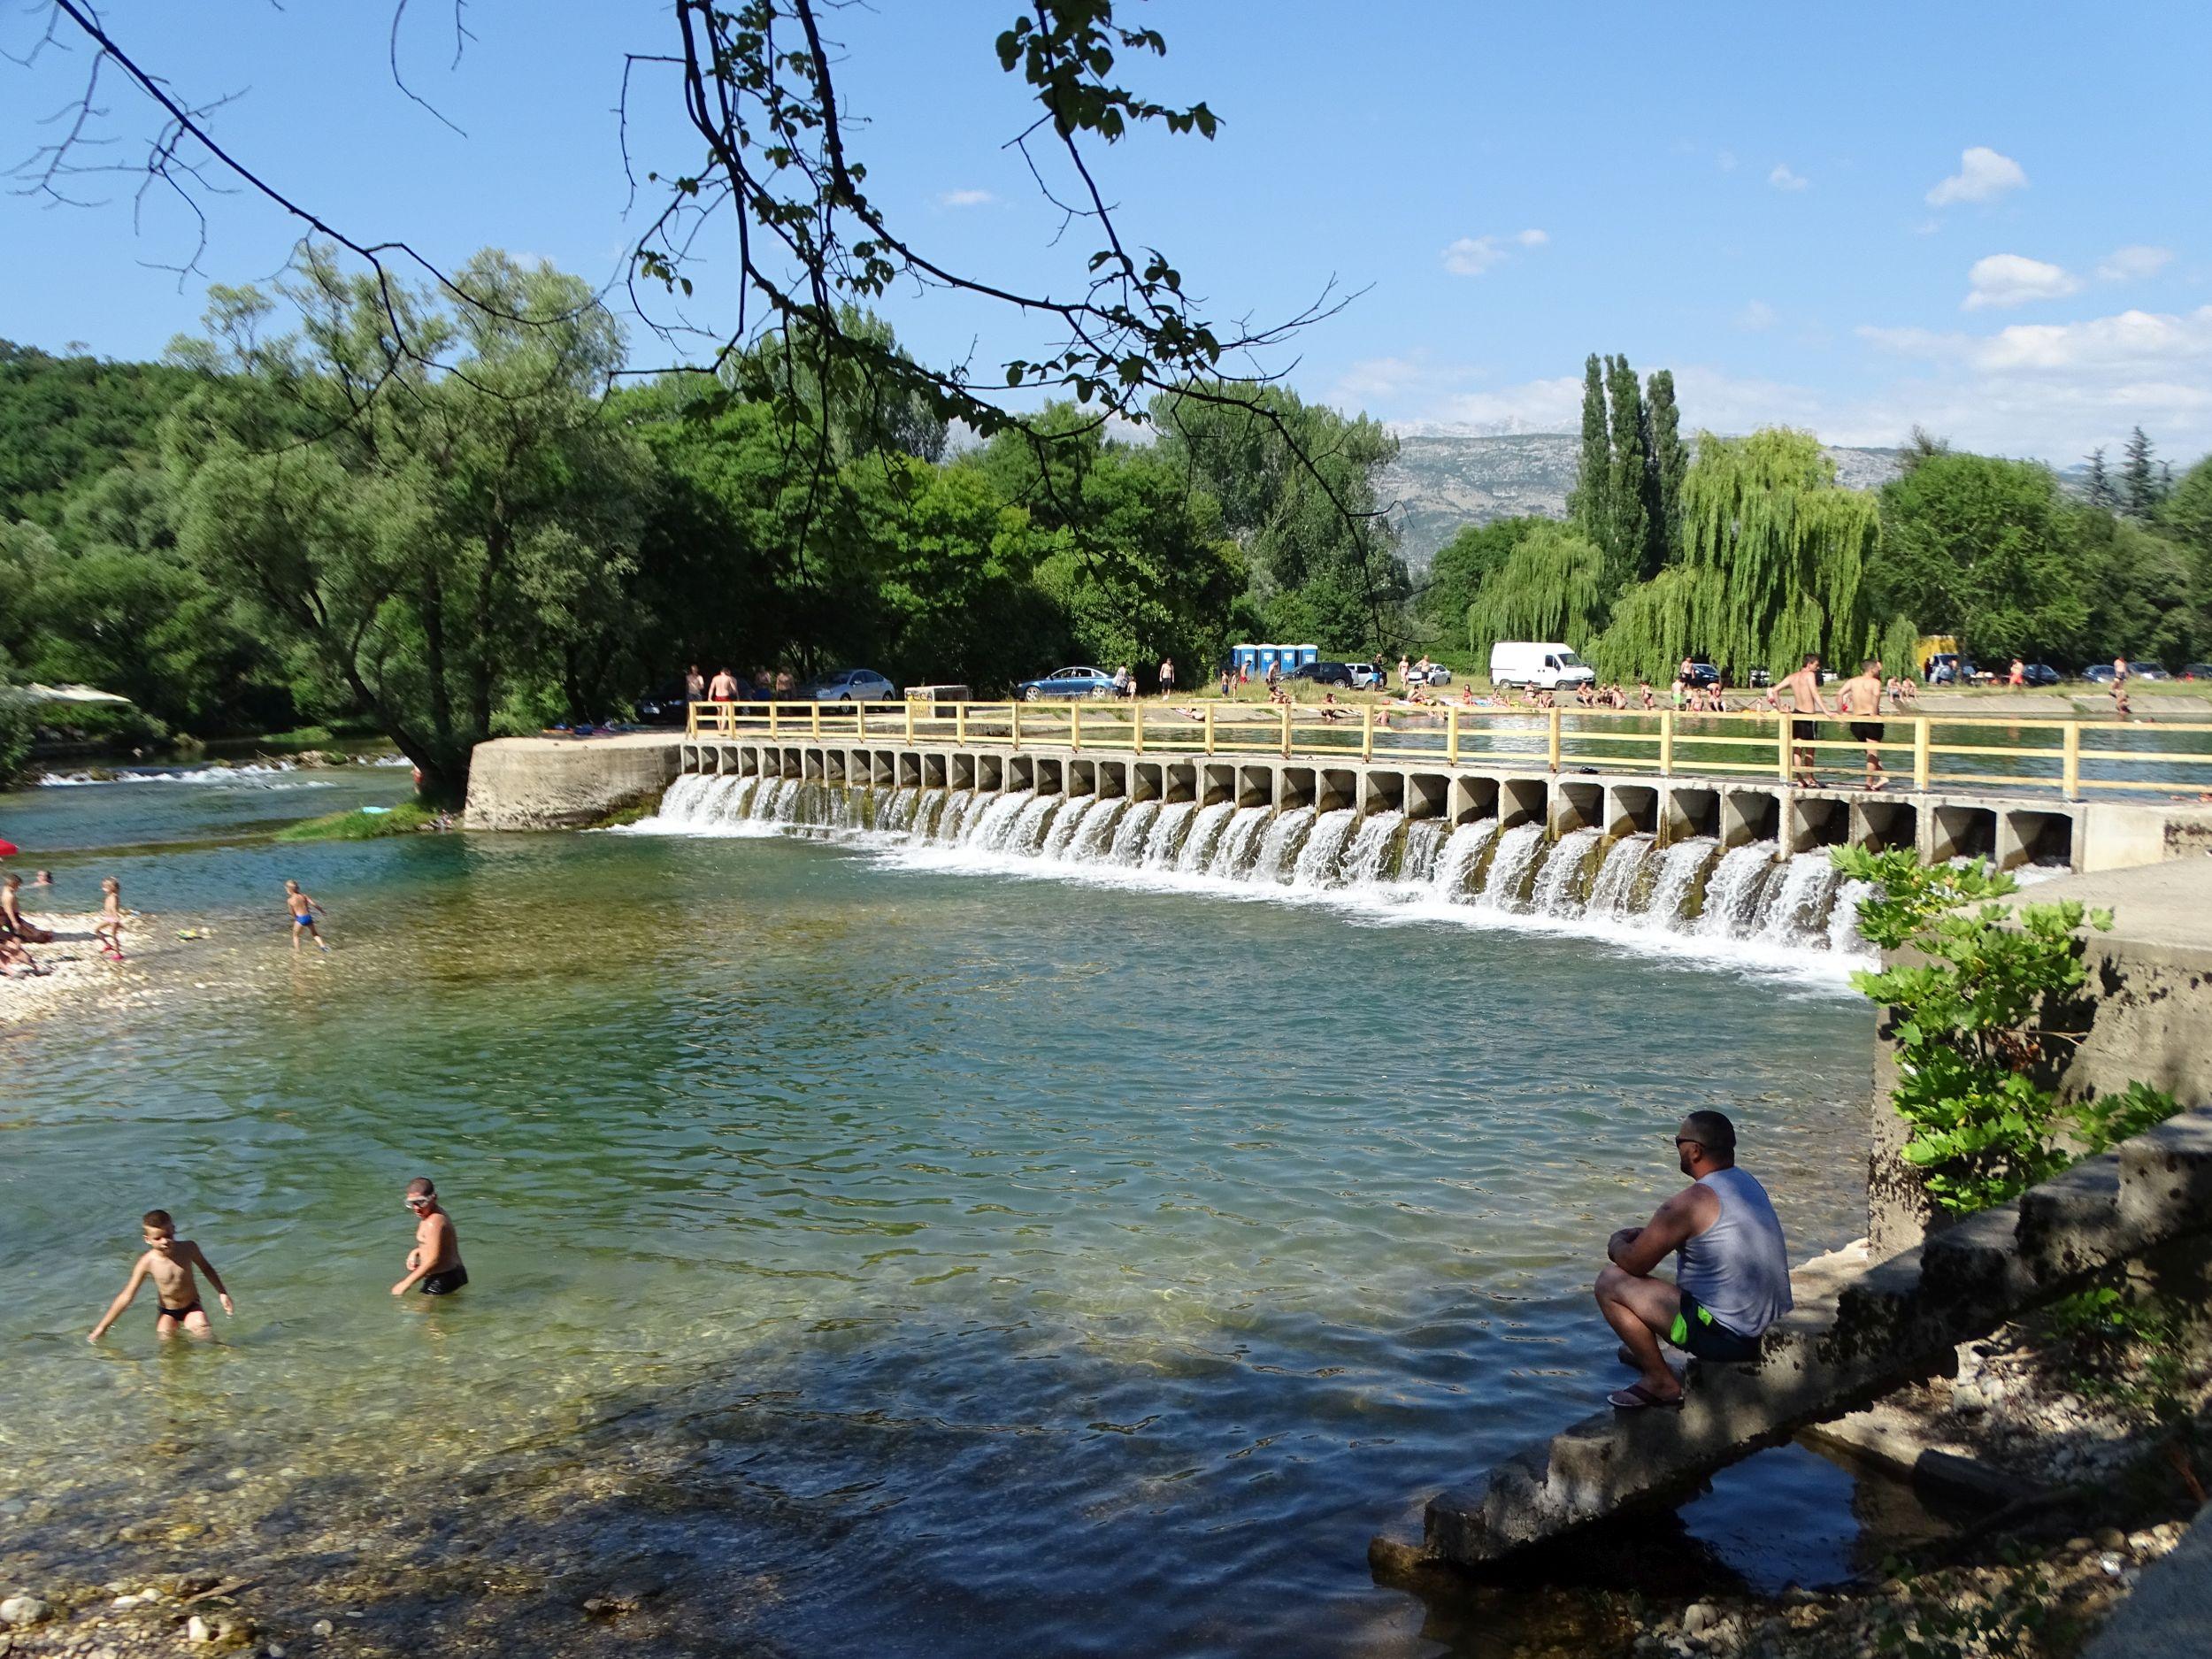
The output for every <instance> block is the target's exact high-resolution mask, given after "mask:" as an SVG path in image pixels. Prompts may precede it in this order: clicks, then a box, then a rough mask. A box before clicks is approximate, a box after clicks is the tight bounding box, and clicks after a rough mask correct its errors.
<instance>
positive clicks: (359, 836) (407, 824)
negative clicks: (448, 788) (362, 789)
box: [276, 801, 441, 841]
mask: <svg viewBox="0 0 2212 1659" xmlns="http://www.w3.org/2000/svg"><path fill="white" fill-rule="evenodd" d="M440 817H441V814H440V813H439V811H438V810H437V809H436V808H435V807H433V806H430V805H427V804H426V803H423V802H421V801H402V802H401V803H399V804H398V805H396V806H395V807H393V808H392V810H390V811H388V812H372V811H369V810H365V809H363V808H359V807H356V808H354V809H353V810H349V811H345V812H332V813H328V814H326V815H325V816H324V817H322V818H303V819H302V820H301V821H300V822H298V823H297V824H292V825H288V826H286V827H285V828H283V829H280V830H279V831H278V832H277V833H276V839H277V840H279V841H377V840H380V839H381V838H382V837H384V836H387V835H411V834H413V833H416V832H417V831H418V830H426V829H434V828H437V827H438V826H439V820H440Z"/></svg>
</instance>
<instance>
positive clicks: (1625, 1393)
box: [1605, 1382, 1682, 1411]
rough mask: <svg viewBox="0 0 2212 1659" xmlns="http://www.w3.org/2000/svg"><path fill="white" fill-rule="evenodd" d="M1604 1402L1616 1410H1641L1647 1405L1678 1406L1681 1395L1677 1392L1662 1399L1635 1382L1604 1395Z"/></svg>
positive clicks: (1666, 1407)
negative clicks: (1669, 1398) (1671, 1397)
mask: <svg viewBox="0 0 2212 1659" xmlns="http://www.w3.org/2000/svg"><path fill="white" fill-rule="evenodd" d="M1605 1403H1606V1404H1607V1405H1609V1406H1611V1407H1612V1408H1613V1409H1614V1410H1616V1411H1641V1410H1643V1409H1645V1408H1646V1407H1649V1406H1656V1407H1659V1408H1661V1409H1669V1408H1672V1407H1678V1406H1679V1405H1680V1404H1681V1403H1682V1396H1681V1395H1680V1394H1677V1395H1675V1397H1674V1398H1673V1399H1671V1400H1668V1399H1664V1398H1663V1397H1661V1396H1660V1395H1658V1394H1654V1393H1652V1392H1651V1390H1650V1389H1648V1388H1647V1387H1645V1386H1643V1384H1641V1383H1640V1382H1637V1383H1631V1384H1629V1385H1628V1386H1627V1387H1625V1388H1623V1389H1621V1390H1619V1391H1618V1392H1617V1393H1614V1394H1608V1395H1606V1396H1605Z"/></svg>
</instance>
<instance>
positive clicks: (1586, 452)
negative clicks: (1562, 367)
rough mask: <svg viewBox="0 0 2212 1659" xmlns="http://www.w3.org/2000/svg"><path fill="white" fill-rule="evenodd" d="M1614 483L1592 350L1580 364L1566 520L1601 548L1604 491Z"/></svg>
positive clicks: (1605, 512)
mask: <svg viewBox="0 0 2212 1659" xmlns="http://www.w3.org/2000/svg"><path fill="white" fill-rule="evenodd" d="M1612 480H1613V444H1612V440H1611V438H1610V437H1609V436H1608V435H1607V433H1606V429H1605V377H1604V373H1603V371H1602V370H1601V368H1600V366H1599V364H1598V354H1597V353H1596V352H1594V351H1593V352H1592V353H1591V354H1590V355H1589V356H1588V357H1586V358H1585V359H1584V360H1583V365H1582V449H1581V452H1580V457H1579V458H1578V461H1577V464H1576V466H1575V481H1574V488H1572V489H1571V490H1570V491H1569V492H1568V495H1567V518H1568V519H1569V520H1570V521H1571V523H1572V524H1573V525H1574V526H1575V528H1576V529H1578V530H1579V531H1581V532H1582V534H1583V536H1584V538H1585V539H1586V540H1587V541H1594V542H1596V543H1597V544H1598V545H1599V546H1601V547H1602V546H1603V545H1604V544H1605V538H1606V533H1607V530H1608V527H1609V508H1608V495H1607V491H1608V490H1609V488H1611V486H1612Z"/></svg>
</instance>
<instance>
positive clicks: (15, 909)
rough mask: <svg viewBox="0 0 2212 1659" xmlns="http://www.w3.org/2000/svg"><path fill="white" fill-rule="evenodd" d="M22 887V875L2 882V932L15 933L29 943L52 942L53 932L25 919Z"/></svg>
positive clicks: (0, 919)
mask: <svg viewBox="0 0 2212 1659" xmlns="http://www.w3.org/2000/svg"><path fill="white" fill-rule="evenodd" d="M22 887H23V878H22V877H21V876H10V877H9V878H8V879H7V880H6V881H5V882H4V883H0V933H13V934H14V935H15V936H16V937H17V938H18V939H19V940H21V941H23V942H24V943H25V944H27V945H50V944H52V943H53V942H54V936H53V934H51V933H48V932H47V931H46V929H44V928H43V927H34V926H31V925H30V923H28V922H27V921H25V920H24V919H23V902H22V899H21V897H20V896H19V895H20V893H21V890H22Z"/></svg>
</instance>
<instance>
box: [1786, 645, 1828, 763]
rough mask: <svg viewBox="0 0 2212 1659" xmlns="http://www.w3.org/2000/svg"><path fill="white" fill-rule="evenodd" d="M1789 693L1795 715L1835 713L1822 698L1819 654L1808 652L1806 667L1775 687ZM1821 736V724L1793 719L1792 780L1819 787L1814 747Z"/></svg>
mask: <svg viewBox="0 0 2212 1659" xmlns="http://www.w3.org/2000/svg"><path fill="white" fill-rule="evenodd" d="M1776 689H1777V690H1778V691H1784V692H1786V693H1788V694H1789V699H1790V710H1791V712H1792V713H1793V715H1804V714H1828V713H1831V712H1832V710H1830V709H1829V707H1828V704H1827V703H1826V702H1825V701H1824V699H1823V698H1822V696H1821V695H1820V653H1819V652H1818V651H1808V652H1806V653H1805V661H1804V664H1803V666H1801V668H1799V669H1798V671H1797V672H1795V673H1793V674H1792V675H1791V676H1790V677H1789V678H1788V679H1787V680H1784V681H1783V682H1782V683H1781V685H1780V686H1778V687H1776ZM1819 736H1820V722H1819V721H1818V720H1805V719H1795V718H1793V719H1792V720H1791V721H1790V739H1791V744H1790V763H1791V766H1792V769H1793V772H1794V774H1795V775H1794V777H1793V780H1792V781H1793V782H1796V783H1801V784H1808V785H1810V786H1811V787H1815V788H1817V787H1819V786H1820V780H1819V779H1818V778H1816V777H1815V776H1814V775H1813V768H1814V766H1815V765H1816V764H1817V751H1816V750H1815V749H1813V748H1812V744H1813V743H1814V742H1815V741H1816V740H1817V739H1818V738H1819Z"/></svg>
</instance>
